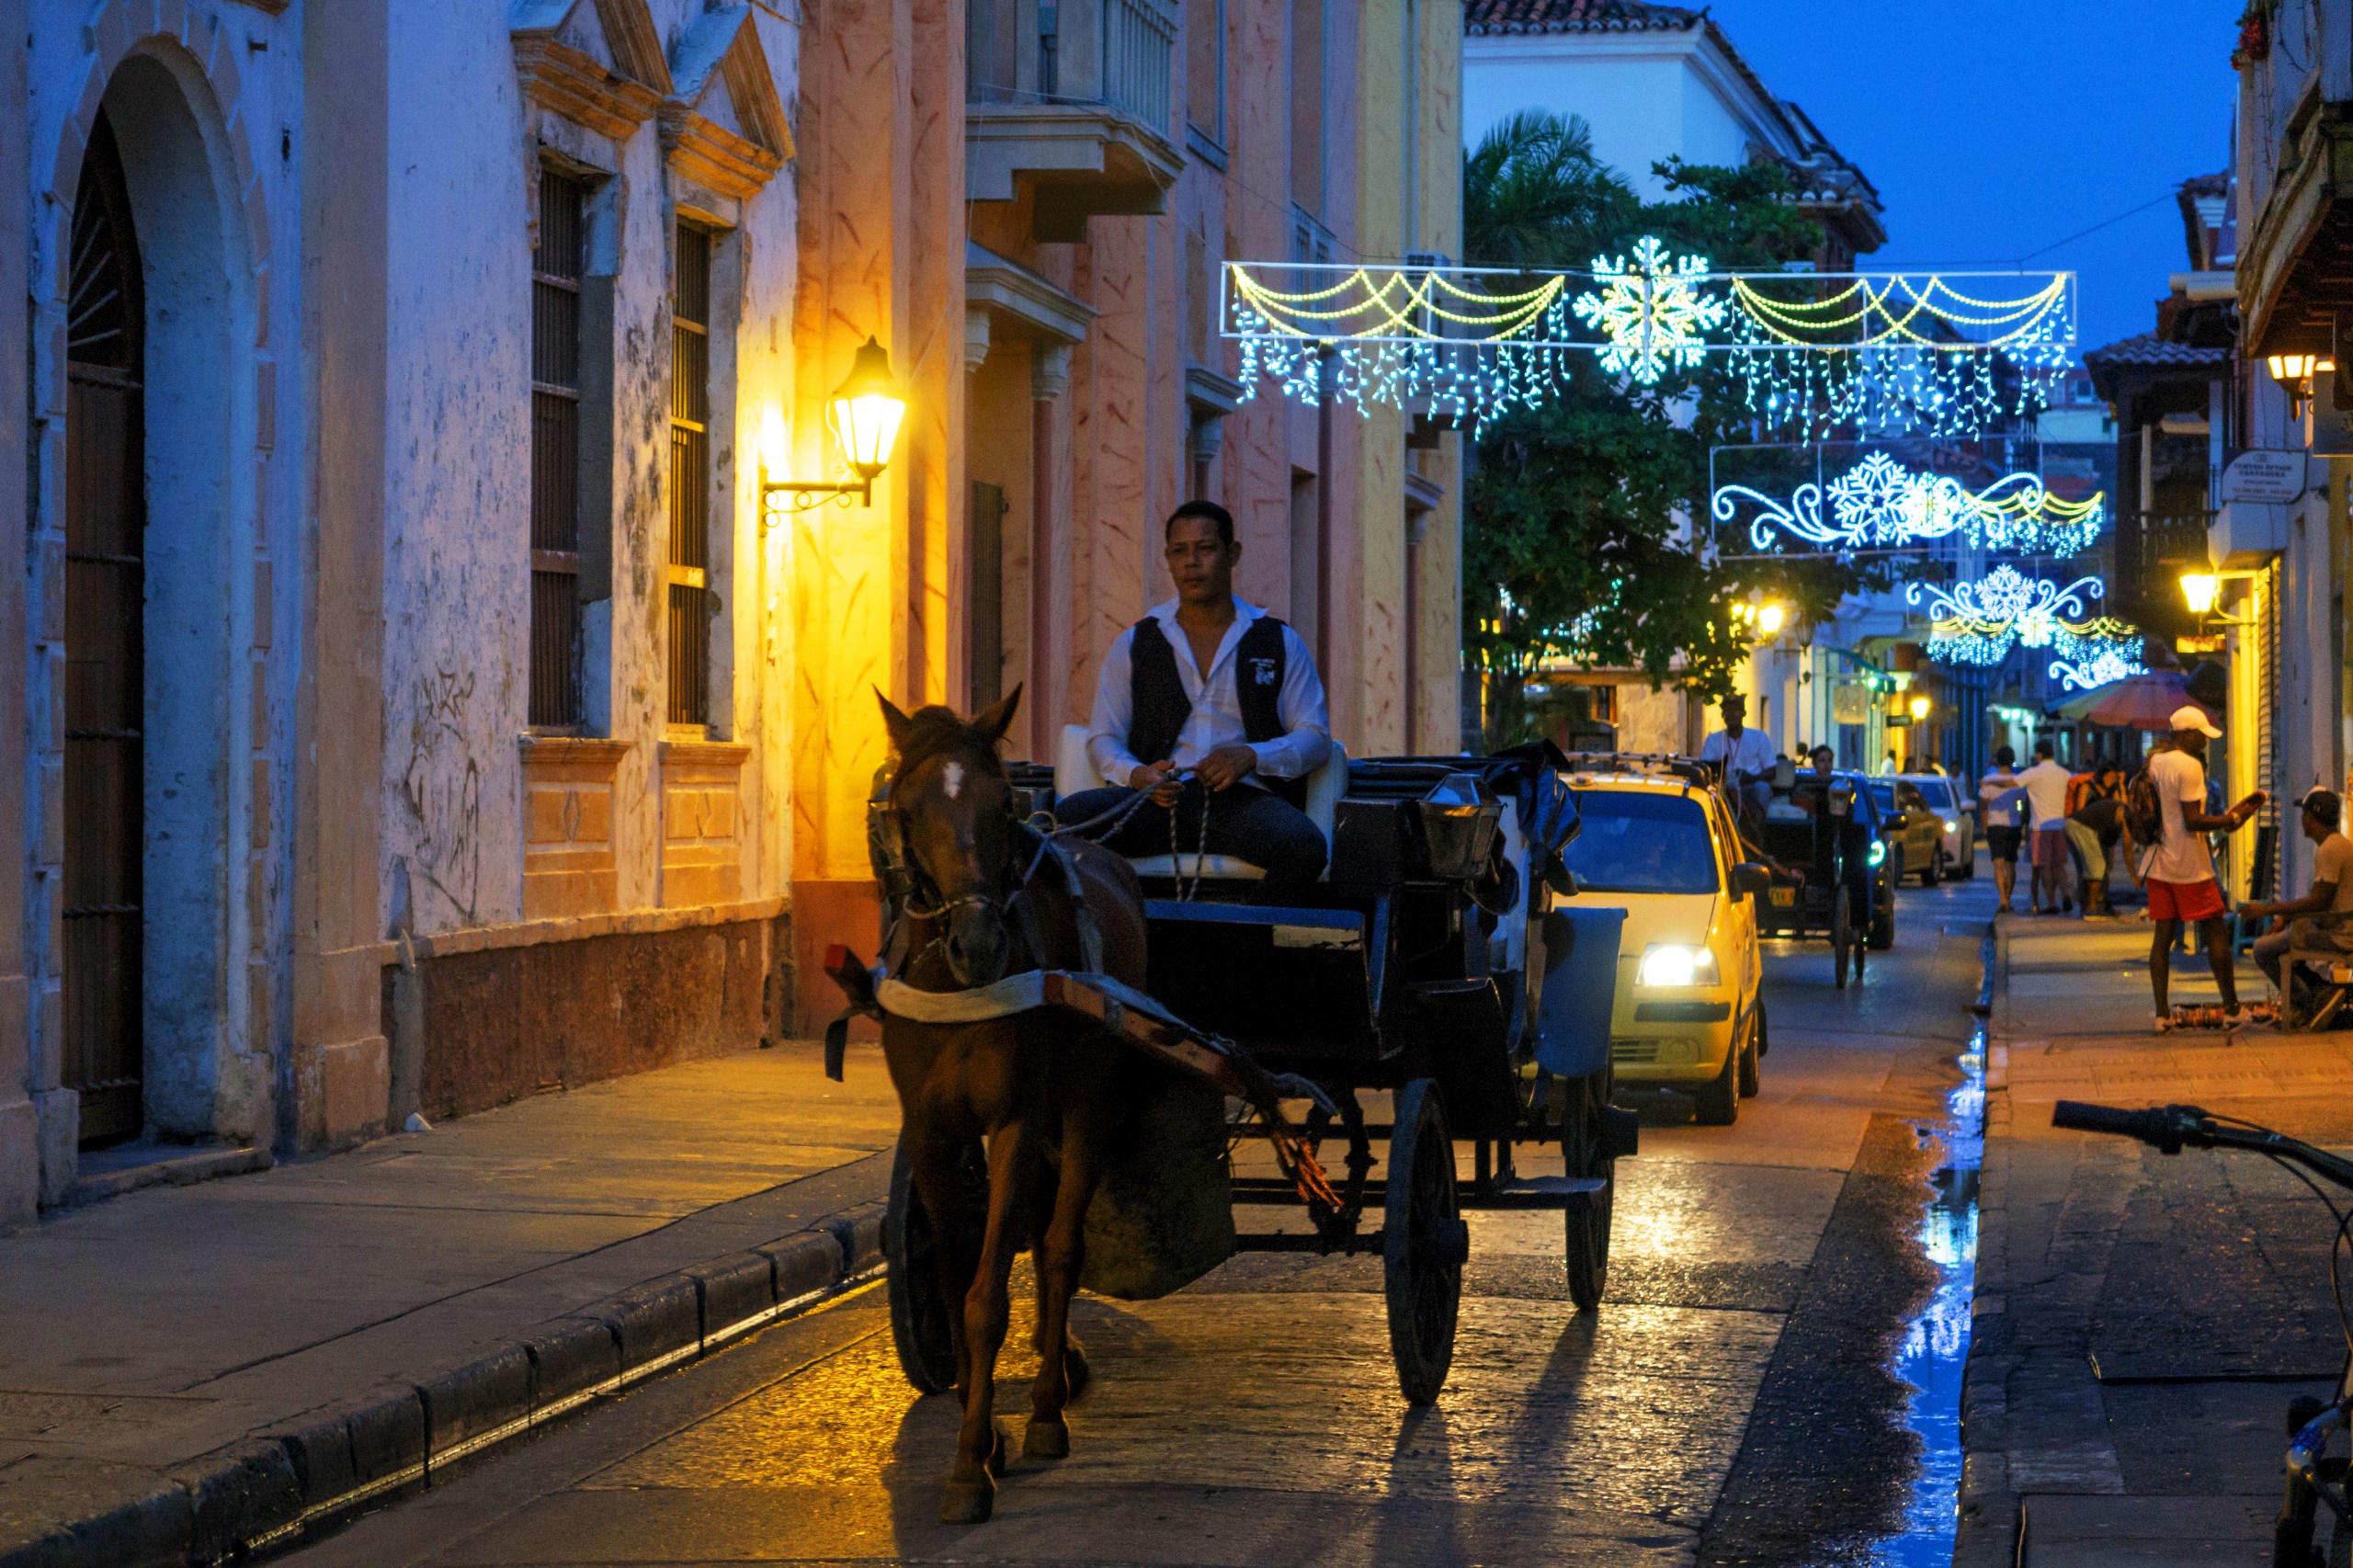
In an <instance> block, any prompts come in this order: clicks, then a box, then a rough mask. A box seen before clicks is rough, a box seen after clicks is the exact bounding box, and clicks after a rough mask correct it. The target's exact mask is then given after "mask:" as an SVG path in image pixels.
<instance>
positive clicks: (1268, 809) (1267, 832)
mask: <svg viewBox="0 0 2353 1568" xmlns="http://www.w3.org/2000/svg"><path fill="white" fill-rule="evenodd" d="M1134 794H1135V791H1134V790H1129V789H1124V788H1122V787H1121V786H1120V785H1116V784H1114V785H1110V786H1108V787H1106V788H1104V789H1101V790H1082V791H1081V792H1079V793H1078V794H1075V795H1073V796H1071V797H1070V798H1068V799H1067V800H1065V801H1063V802H1062V803H1061V804H1060V805H1058V806H1056V807H1055V808H1054V815H1055V816H1056V817H1057V818H1059V819H1060V820H1062V821H1063V822H1065V823H1082V822H1085V821H1086V819H1087V818H1089V817H1092V816H1097V815H1099V814H1101V813H1102V812H1107V811H1109V810H1110V809H1111V808H1112V807H1114V806H1119V805H1124V804H1125V803H1126V802H1127V801H1129V800H1130V799H1131V797H1132V796H1133V795H1134ZM1203 801H1208V802H1209V813H1210V836H1209V852H1210V853H1211V854H1212V855H1231V856H1233V858H1235V859H1237V860H1247V861H1248V862H1249V863H1250V864H1252V865H1253V866H1256V867H1257V868H1258V869H1260V870H1262V871H1264V872H1266V873H1267V880H1266V881H1263V882H1261V883H1259V884H1258V896H1259V899H1260V901H1261V902H1263V903H1291V902H1293V901H1295V900H1298V899H1302V898H1304V897H1306V896H1308V895H1309V894H1311V893H1313V892H1314V890H1315V879H1316V878H1317V877H1319V876H1322V875H1323V874H1324V855H1325V853H1326V851H1325V847H1324V835H1323V833H1322V831H1321V830H1320V829H1318V828H1317V827H1316V825H1315V824H1313V823H1312V822H1310V821H1308V820H1307V813H1306V812H1302V811H1301V810H1300V809H1299V808H1298V807H1297V806H1294V805H1292V804H1291V803H1290V801H1282V800H1278V799H1276V798H1275V797H1274V796H1272V795H1270V794H1268V793H1267V791H1266V790H1259V789H1255V788H1253V787H1252V786H1250V785H1248V784H1236V785H1235V786H1233V788H1232V789H1230V790H1220V791H1218V792H1217V793H1215V794H1212V793H1211V792H1210V791H1208V790H1204V789H1202V788H1201V786H1200V785H1199V784H1193V783H1188V784H1187V785H1186V786H1185V793H1184V795H1183V796H1182V797H1181V798H1179V799H1178V801H1177V802H1176V806H1175V807H1174V808H1171V807H1167V806H1158V805H1154V804H1152V803H1151V802H1149V801H1147V802H1145V803H1144V804H1143V805H1142V806H1140V807H1138V808H1137V809H1136V814H1135V815H1133V816H1131V817H1130V818H1129V819H1128V820H1127V821H1126V822H1124V823H1122V824H1120V831H1119V832H1117V833H1115V834H1113V835H1111V836H1110V837H1108V838H1107V839H1105V840H1104V841H1103V842H1104V843H1105V844H1106V845H1107V846H1109V847H1111V848H1113V849H1116V850H1118V851H1119V852H1120V854H1122V855H1165V854H1167V853H1168V819H1169V818H1170V817H1171V816H1172V815H1173V816H1174V817H1175V818H1176V844H1177V846H1178V850H1179V852H1180V855H1181V856H1182V857H1183V858H1180V859H1179V860H1178V862H1177V866H1178V869H1179V870H1183V869H1186V868H1187V867H1188V866H1189V865H1190V863H1191V861H1190V857H1191V856H1192V855H1193V854H1194V853H1195V852H1196V851H1198V850H1199V848H1200V846H1201V803H1202V802H1203Z"/></svg>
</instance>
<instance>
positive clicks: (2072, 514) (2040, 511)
mask: <svg viewBox="0 0 2353 1568" xmlns="http://www.w3.org/2000/svg"><path fill="white" fill-rule="evenodd" d="M1825 490H1826V495H1825ZM1825 500H1826V501H1827V504H1828V508H1829V516H1828V517H1824V515H1823V511H1824V502H1825ZM2106 501H2107V497H2106V496H2105V495H2104V494H2095V495H2093V496H2092V497H2091V498H2090V499H2089V500H2086V501H2069V500H2066V499H2064V498H2063V497H2061V496H2057V495H2053V494H2051V491H2050V490H2049V488H2048V487H2047V486H2045V485H2044V483H2042V480H2041V479H2040V476H2038V475H2035V474H2031V473H2009V474H2005V475H2003V476H2002V477H2001V478H2000V479H1997V480H1995V482H1994V483H1991V484H1989V485H1987V486H1986V487H1985V488H1984V489H1983V490H1978V491H1971V490H1969V489H1967V488H1965V487H1964V486H1963V485H1962V484H1961V482H1960V481H1959V480H1957V479H1954V478H1951V477H1950V476H1949V475H1944V474H1934V473H1924V472H1918V471H1916V470H1914V469H1910V468H1906V467H1905V466H1904V464H1902V463H1900V462H1898V461H1897V460H1894V459H1893V458H1892V457H1889V456H1888V455H1887V454H1886V453H1885V452H1872V453H1870V455H1869V456H1867V457H1865V458H1864V459H1863V460H1862V461H1861V462H1859V463H1857V464H1856V465H1855V466H1854V467H1853V468H1850V469H1848V470H1847V472H1844V473H1842V474H1840V475H1839V476H1838V477H1837V478H1836V479H1834V480H1832V481H1831V482H1830V483H1829V484H1828V485H1827V486H1826V487H1825V486H1824V485H1821V484H1817V483H1803V484H1800V485H1798V486H1797V487H1796V488H1795V489H1794V490H1792V491H1791V492H1790V497H1789V499H1788V500H1787V501H1780V500H1776V499H1775V498H1773V497H1772V496H1769V495H1767V494H1764V493H1763V492H1762V491H1759V490H1756V489H1753V488H1751V487H1750V486H1748V485H1745V484H1726V485H1721V486H1719V487H1718V488H1717V490H1716V492H1715V494H1714V495H1713V496H1712V497H1711V500H1710V503H1709V507H1710V510H1711V512H1712V513H1713V515H1714V517H1715V519H1716V520H1717V521H1718V522H1720V523H1729V522H1732V521H1733V520H1735V519H1736V518H1737V517H1739V516H1740V515H1741V513H1742V512H1743V511H1745V510H1750V509H1752V508H1753V513H1752V515H1751V517H1750V518H1749V524H1748V539H1749V542H1750V543H1751V544H1752V545H1754V546H1755V547H1756V549H1758V550H1771V549H1773V548H1774V546H1775V544H1776V543H1777V540H1776V535H1777V533H1788V534H1790V535H1793V536H1794V537H1796V538H1797V539H1800V540H1804V541H1805V542H1807V543H1809V544H1817V545H1823V546H1826V547H1828V548H1829V549H1832V550H1834V551H1852V550H1870V549H1898V548H1902V547H1904V546H1906V545H1915V544H1926V543H1928V542H1930V541H1932V540H1940V539H1945V538H1947V537H1949V536H1951V535H1953V534H1959V535H1960V536H1961V538H1962V539H1963V540H1966V541H1967V542H1968V543H1970V544H1972V545H1976V546H1978V547H1980V548H1983V549H1986V550H1996V551H2021V552H2032V553H2035V554H2042V555H2073V554H2075V553H2076V552H2077V551H2081V550H2084V549H2085V548H2086V547H2087V546H2089V545H2090V543H2091V541H2092V540H2093V539H2094V538H2096V537H2097V535H2098V533H2099V528H2100V518H2101V515H2102V512H2103V510H2104V508H2105V506H2106Z"/></svg>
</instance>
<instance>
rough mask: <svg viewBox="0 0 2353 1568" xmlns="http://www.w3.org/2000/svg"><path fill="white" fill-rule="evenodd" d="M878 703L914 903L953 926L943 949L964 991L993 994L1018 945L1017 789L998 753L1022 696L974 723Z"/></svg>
mask: <svg viewBox="0 0 2353 1568" xmlns="http://www.w3.org/2000/svg"><path fill="white" fill-rule="evenodd" d="M875 695H876V698H877V699H878V700H880V701H881V704H882V722H883V723H884V725H885V726H887V727H888V728H889V730H890V732H891V744H892V749H893V750H895V751H897V753H898V754H899V770H898V773H897V775H896V777H895V778H892V782H891V796H890V801H891V809H892V815H893V816H895V817H896V818H897V821H898V824H899V829H898V831H899V837H900V844H901V847H902V850H903V852H904V855H905V857H906V859H907V869H908V870H909V872H910V873H912V875H913V876H914V878H915V888H916V896H917V897H918V898H919V899H921V900H923V901H924V902H925V903H926V905H927V906H928V908H929V910H930V912H931V913H932V915H933V917H934V918H936V919H941V920H944V921H945V922H946V928H945V929H944V930H943V931H941V932H940V933H939V935H940V938H941V947H942V949H943V950H944V951H945V952H946V954H947V958H948V968H949V972H950V973H951V974H953V975H954V976H955V977H956V982H957V983H958V984H960V985H986V984H988V983H990V982H992V981H994V980H997V979H1000V978H1002V977H1003V975H1004V973H1005V967H1006V960H1007V959H1008V958H1009V957H1010V955H1011V950H1012V946H1013V944H1012V940H1011V938H1010V937H1009V936H1008V934H1007V933H1006V926H1005V901H1006V898H1007V897H1008V896H1010V895H1011V894H1012V892H1014V891H1015V888H1014V884H1015V880H1016V873H1015V870H1014V866H1013V839H1014V825H1015V824H1014V814H1013V790H1012V787H1011V785H1010V784H1008V783H1007V782H1006V777H1005V765H1004V764H1003V763H1002V762H1000V761H998V760H997V755H996V747H997V743H998V742H999V741H1001V740H1003V739H1004V738H1005V732H1006V727H1007V726H1008V725H1010V724H1011V723H1012V722H1013V710H1014V709H1015V708H1016V707H1017V706H1018V705H1019V704H1020V701H1021V688H1020V687H1014V688H1013V692H1012V695H1010V696H1008V697H1007V698H1006V699H1005V700H1004V701H1002V702H999V703H998V704H996V706H995V707H994V708H991V709H989V710H988V711H986V712H984V713H982V714H980V715H979V716H978V717H976V718H974V719H973V720H972V722H970V723H966V722H964V721H963V720H962V719H961V718H959V717H957V715H956V713H955V712H954V711H953V710H949V709H947V708H941V707H937V706H935V707H930V708H919V709H917V710H915V712H914V713H912V714H909V713H902V712H901V711H899V710H898V709H897V708H895V707H893V706H892V703H891V699H889V698H887V697H883V696H882V695H881V693H880V692H878V693H876V694H875Z"/></svg>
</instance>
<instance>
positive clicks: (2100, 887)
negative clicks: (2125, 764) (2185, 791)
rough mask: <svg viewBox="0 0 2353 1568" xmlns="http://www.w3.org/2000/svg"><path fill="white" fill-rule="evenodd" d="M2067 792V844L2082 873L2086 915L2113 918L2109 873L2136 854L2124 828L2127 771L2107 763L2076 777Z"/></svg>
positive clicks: (2098, 918) (2097, 917)
mask: <svg viewBox="0 0 2353 1568" xmlns="http://www.w3.org/2000/svg"><path fill="white" fill-rule="evenodd" d="M2067 793H2068V801H2069V805H2068V810H2067V821H2066V829H2067V843H2068V846H2069V847H2071V848H2073V849H2074V850H2075V858H2076V860H2077V862H2078V869H2080V871H2081V872H2082V881H2083V891H2084V918H2085V919H2086V920H2106V919H2109V918H2111V917H2113V916H2114V915H2115V913H2116V910H2115V907H2114V905H2113V903H2111V902H2110V900H2109V875H2110V873H2111V872H2112V871H2113V869H2115V866H2116V863H2117V861H2119V860H2120V859H2123V860H2129V859H2130V858H2131V853H2132V841H2131V835H2130V834H2128V833H2126V832H2125V830H2124V770H2123V769H2122V768H2120V767H2117V766H2116V765H2115V764H2114V763H2112V762H2104V763H2102V764H2100V765H2099V767H2097V768H2095V769H2094V770H2093V771H2091V772H2090V773H2087V774H2085V775H2083V776H2081V777H2080V778H2077V779H2075V781H2074V782H2073V784H2071V786H2070V788H2069V790H2068V792H2067Z"/></svg>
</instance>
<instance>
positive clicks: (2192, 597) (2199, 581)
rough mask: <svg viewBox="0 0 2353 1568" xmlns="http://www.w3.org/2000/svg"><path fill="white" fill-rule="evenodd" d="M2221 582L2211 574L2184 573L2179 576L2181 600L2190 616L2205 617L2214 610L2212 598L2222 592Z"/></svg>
mask: <svg viewBox="0 0 2353 1568" xmlns="http://www.w3.org/2000/svg"><path fill="white" fill-rule="evenodd" d="M2221 591H2222V579H2221V578H2220V577H2217V576H2215V575H2214V574H2212V573H2211V572H2184V573H2183V574H2181V598H2182V602H2183V603H2184V604H2187V605H2188V607H2189V613H2190V614H2192V615H2206V614H2209V613H2211V611H2212V610H2213V608H2214V596H2215V595H2216V594H2217V593H2219V592H2221Z"/></svg>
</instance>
